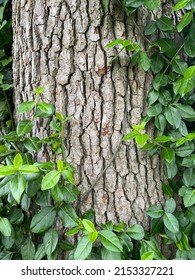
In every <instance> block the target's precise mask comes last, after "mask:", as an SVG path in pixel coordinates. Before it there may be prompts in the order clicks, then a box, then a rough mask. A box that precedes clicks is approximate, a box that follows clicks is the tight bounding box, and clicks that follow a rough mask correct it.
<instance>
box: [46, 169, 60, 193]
mask: <svg viewBox="0 0 195 280" xmlns="http://www.w3.org/2000/svg"><path fill="white" fill-rule="evenodd" d="M60 176H61V172H60V171H57V170H52V171H50V172H49V173H47V174H46V175H45V176H44V177H43V180H42V182H41V190H42V191H44V190H48V189H51V188H53V187H54V186H55V185H57V183H58V182H59V180H60Z"/></svg>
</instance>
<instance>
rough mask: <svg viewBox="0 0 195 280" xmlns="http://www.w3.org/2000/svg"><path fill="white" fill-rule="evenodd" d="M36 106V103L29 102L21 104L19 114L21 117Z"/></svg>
mask: <svg viewBox="0 0 195 280" xmlns="http://www.w3.org/2000/svg"><path fill="white" fill-rule="evenodd" d="M35 104H36V103H35V101H27V102H23V103H21V104H20V105H19V107H18V111H17V114H18V115H19V114H23V113H26V112H29V111H31V110H32V109H33V108H34V107H35Z"/></svg>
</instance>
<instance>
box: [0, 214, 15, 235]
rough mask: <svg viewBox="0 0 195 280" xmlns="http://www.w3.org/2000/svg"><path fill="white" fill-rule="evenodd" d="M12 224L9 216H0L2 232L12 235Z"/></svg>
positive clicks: (0, 230) (0, 229)
mask: <svg viewBox="0 0 195 280" xmlns="http://www.w3.org/2000/svg"><path fill="white" fill-rule="evenodd" d="M11 231H12V226H11V223H10V221H9V220H8V219H7V218H2V217H0V232H1V233H2V234H3V235H4V236H11Z"/></svg>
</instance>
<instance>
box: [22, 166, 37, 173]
mask: <svg viewBox="0 0 195 280" xmlns="http://www.w3.org/2000/svg"><path fill="white" fill-rule="evenodd" d="M18 171H20V172H21V173H23V174H32V173H38V172H39V169H38V168H37V167H36V166H35V165H31V164H24V165H22V166H21V167H20V168H19V169H18Z"/></svg>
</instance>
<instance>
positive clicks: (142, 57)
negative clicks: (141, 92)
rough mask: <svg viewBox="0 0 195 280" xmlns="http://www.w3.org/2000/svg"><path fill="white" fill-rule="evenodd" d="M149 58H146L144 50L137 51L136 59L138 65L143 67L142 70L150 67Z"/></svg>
mask: <svg viewBox="0 0 195 280" xmlns="http://www.w3.org/2000/svg"><path fill="white" fill-rule="evenodd" d="M150 64H151V62H150V59H149V58H148V56H147V54H146V52H144V51H140V53H139V60H138V65H139V66H140V67H141V68H142V69H144V71H148V70H149V68H150Z"/></svg>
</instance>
